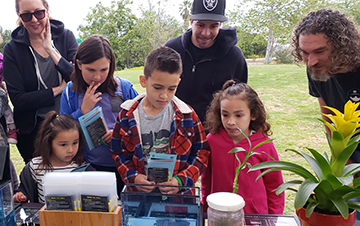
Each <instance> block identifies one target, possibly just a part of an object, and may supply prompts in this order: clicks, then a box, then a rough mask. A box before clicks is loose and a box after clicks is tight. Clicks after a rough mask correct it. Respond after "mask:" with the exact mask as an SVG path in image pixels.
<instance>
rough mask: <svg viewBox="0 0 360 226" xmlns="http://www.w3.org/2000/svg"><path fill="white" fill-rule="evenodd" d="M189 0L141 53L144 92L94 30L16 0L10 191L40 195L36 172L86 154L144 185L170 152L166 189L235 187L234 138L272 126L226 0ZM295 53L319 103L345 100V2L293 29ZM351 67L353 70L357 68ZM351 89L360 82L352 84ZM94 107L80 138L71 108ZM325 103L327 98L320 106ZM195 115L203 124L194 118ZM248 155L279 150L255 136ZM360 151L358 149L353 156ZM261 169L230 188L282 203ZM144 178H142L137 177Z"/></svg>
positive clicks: (348, 62)
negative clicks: (17, 161)
mask: <svg viewBox="0 0 360 226" xmlns="http://www.w3.org/2000/svg"><path fill="white" fill-rule="evenodd" d="M215 2H216V4H210V3H209V2H208V1H203V0H194V1H193V5H192V10H191V16H190V24H191V28H190V29H188V30H187V31H185V32H184V34H183V35H181V36H179V37H175V38H173V39H171V40H169V41H168V42H166V43H165V45H164V46H162V47H159V48H157V49H155V50H153V51H152V52H150V54H149V55H148V56H147V57H146V60H145V65H144V74H143V75H141V76H140V77H139V80H140V85H141V86H142V87H144V88H145V90H146V92H145V93H143V94H139V95H138V93H137V92H136V90H135V89H134V88H133V86H132V84H131V82H129V81H128V80H126V79H123V78H119V77H116V76H114V72H115V67H116V59H115V55H114V52H113V50H112V48H111V44H110V43H109V41H108V40H107V39H106V38H104V37H103V36H101V35H92V36H90V37H88V38H86V39H85V40H83V42H82V43H81V44H80V45H78V43H77V41H76V39H75V37H74V35H73V34H72V32H71V31H69V30H67V29H65V28H64V25H63V24H62V23H61V22H60V21H57V20H54V19H50V16H49V6H48V3H47V1H46V0H16V12H17V14H18V15H19V27H18V28H16V29H15V30H14V31H13V33H12V40H11V41H10V42H9V43H7V45H6V46H5V48H4V61H3V64H4V79H5V82H6V87H7V92H8V94H9V96H10V100H11V101H12V103H13V106H14V119H15V124H16V127H17V129H18V143H17V147H18V150H19V152H20V153H21V156H22V157H23V159H24V161H25V162H26V163H27V164H26V166H25V167H24V169H23V171H22V173H21V175H20V181H21V183H20V187H19V189H18V190H16V193H15V194H14V201H16V202H25V201H31V202H44V197H43V193H42V184H41V180H42V177H43V175H44V174H45V173H46V172H49V171H71V170H73V169H75V168H76V167H78V166H81V165H82V164H84V163H90V164H91V165H92V167H93V168H94V169H95V170H98V171H110V172H115V173H116V175H117V187H118V193H119V194H120V192H121V190H122V188H123V186H124V183H125V184H126V183H135V184H138V186H137V189H139V190H140V191H143V192H153V189H154V186H146V185H155V184H156V183H155V182H154V181H150V180H148V177H147V170H146V169H147V165H148V161H149V156H150V153H154V152H155V153H160V154H175V155H176V156H177V160H176V163H175V167H174V171H173V175H172V179H171V180H170V181H167V182H162V183H159V185H169V186H160V187H159V191H160V192H161V193H163V194H176V193H178V192H179V186H180V187H182V186H194V185H195V183H196V182H197V180H198V179H199V178H200V176H201V190H202V203H203V204H204V207H205V208H204V210H205V211H206V208H207V204H206V197H207V196H208V195H209V194H211V193H214V192H219V191H228V192H231V191H232V189H233V181H234V177H235V174H236V172H235V169H236V166H237V164H238V162H237V158H239V159H241V160H243V159H244V158H245V153H244V152H238V153H236V154H228V151H229V150H231V149H233V148H235V147H243V148H245V149H248V148H249V142H248V140H247V139H246V137H245V136H244V134H246V136H247V137H248V138H249V140H250V142H251V144H252V145H253V146H255V145H256V144H258V143H261V142H263V141H264V140H269V136H270V135H271V134H272V132H271V127H270V124H269V123H268V122H267V118H268V117H267V113H266V111H265V107H264V104H263V103H262V102H261V100H260V98H259V96H258V94H257V93H256V91H255V90H254V89H252V88H251V87H250V86H249V85H247V84H246V82H247V80H248V74H247V65H246V61H245V58H244V56H243V54H242V52H241V50H240V48H239V47H237V46H236V43H237V36H236V30H235V29H232V28H222V27H221V25H222V22H224V21H226V17H225V0H216V1H215ZM293 46H294V52H293V55H294V57H295V59H296V62H305V63H306V66H307V69H308V70H307V72H308V79H309V90H310V94H311V95H313V96H315V97H318V99H319V104H320V106H324V105H327V106H331V107H335V108H337V109H339V110H343V109H342V108H343V106H344V104H345V103H346V102H347V100H349V99H350V100H353V101H355V102H358V101H359V100H360V99H359V95H360V90H358V89H360V85H358V84H360V83H358V82H360V81H358V79H360V76H359V71H360V69H359V67H360V35H359V33H358V32H357V30H356V27H355V24H354V23H353V22H352V21H351V20H349V19H347V18H346V16H345V15H344V14H341V13H339V12H338V11H335V10H330V9H322V10H319V11H316V12H311V13H310V14H308V15H307V16H306V17H304V18H303V19H302V20H301V21H300V22H299V23H298V25H297V27H296V28H295V30H294V37H293ZM356 76H359V78H357V77H356ZM358 93H359V94H358ZM97 106H100V107H102V110H103V114H104V118H105V122H106V127H107V129H108V130H107V133H106V134H105V135H104V136H103V137H102V138H101V139H100V140H99V146H98V147H96V148H95V149H93V150H89V148H88V147H87V145H86V144H85V141H84V135H83V133H82V130H81V127H80V126H79V124H78V119H79V117H81V116H83V115H85V114H87V113H88V112H90V111H91V110H92V109H94V108H95V107H97ZM321 109H322V110H321V111H322V112H325V110H326V109H325V108H321ZM203 125H204V126H203ZM254 151H255V152H258V153H259V155H254V156H252V157H251V158H250V159H249V163H250V164H251V165H255V164H257V163H260V162H264V161H272V160H273V159H275V160H278V159H279V157H278V154H277V151H276V149H275V146H274V144H273V143H272V142H268V143H266V144H264V145H261V146H259V147H257V148H256V149H255V150H254ZM352 160H353V161H355V162H360V155H359V154H358V151H356V152H355V153H354V155H353V158H352ZM260 173H261V172H260V171H258V172H257V171H255V172H250V173H247V170H246V169H245V170H242V171H241V172H240V174H239V177H240V178H241V180H239V181H241V185H240V187H239V189H238V194H239V195H241V196H242V197H243V198H244V199H245V203H246V205H245V208H244V210H245V213H259V214H282V213H283V210H284V194H280V195H276V194H275V191H274V189H276V188H277V187H278V186H279V185H281V184H282V183H283V178H282V175H281V172H280V171H275V172H272V173H269V174H266V175H265V176H263V177H261V178H260V179H259V180H256V178H257V176H258V175H259V174H260ZM142 185H143V186H142Z"/></svg>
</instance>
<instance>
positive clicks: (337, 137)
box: [331, 131, 346, 160]
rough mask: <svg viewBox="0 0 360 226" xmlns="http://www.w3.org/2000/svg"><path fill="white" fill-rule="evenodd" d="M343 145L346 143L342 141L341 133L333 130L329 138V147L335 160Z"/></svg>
mask: <svg viewBox="0 0 360 226" xmlns="http://www.w3.org/2000/svg"><path fill="white" fill-rule="evenodd" d="M345 147H346V144H345V143H344V137H343V135H342V134H341V133H339V132H338V131H333V132H332V138H331V149H332V155H333V157H334V158H335V160H336V159H337V158H338V156H339V155H340V153H341V152H342V151H343V150H344V148H345Z"/></svg>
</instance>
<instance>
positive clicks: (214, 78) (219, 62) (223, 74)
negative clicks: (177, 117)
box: [165, 0, 248, 122]
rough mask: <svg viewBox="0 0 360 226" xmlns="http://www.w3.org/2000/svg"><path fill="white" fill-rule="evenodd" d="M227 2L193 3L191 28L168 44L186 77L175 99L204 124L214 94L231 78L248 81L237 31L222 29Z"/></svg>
mask: <svg viewBox="0 0 360 226" xmlns="http://www.w3.org/2000/svg"><path fill="white" fill-rule="evenodd" d="M224 14H225V0H194V1H193V4H192V8H191V15H190V23H191V28H190V29H188V30H187V31H185V33H184V34H182V35H181V36H178V37H175V38H173V39H170V40H169V41H167V42H166V43H165V45H166V46H169V47H171V48H173V49H175V50H176V51H177V52H179V53H180V55H181V59H182V61H183V74H182V75H181V81H180V84H179V86H178V88H177V91H176V96H177V97H179V98H180V99H182V100H183V101H185V102H186V103H187V104H189V105H190V106H191V107H193V108H194V110H195V112H196V113H197V115H198V116H199V118H200V120H201V121H202V122H204V121H205V114H206V109H207V107H208V105H209V103H210V101H211V100H212V98H213V93H214V92H216V91H217V90H220V89H221V88H222V85H223V84H224V83H225V82H226V81H227V80H229V79H234V80H235V81H237V82H245V83H246V82H247V78H248V73H247V72H248V71H247V65H246V61H245V58H244V55H243V53H242V52H241V50H240V48H239V47H237V46H236V43H237V41H238V38H237V35H236V29H235V28H220V27H221V24H222V22H224V21H226V20H227V18H226V16H225V15H224Z"/></svg>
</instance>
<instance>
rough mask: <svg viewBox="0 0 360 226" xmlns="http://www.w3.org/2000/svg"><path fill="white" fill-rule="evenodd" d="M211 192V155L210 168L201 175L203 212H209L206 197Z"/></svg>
mask: <svg viewBox="0 0 360 226" xmlns="http://www.w3.org/2000/svg"><path fill="white" fill-rule="evenodd" d="M210 192H211V154H210V157H209V162H208V167H207V168H206V171H205V172H204V173H203V174H202V175H201V203H202V204H203V211H204V212H207V208H208V205H207V202H206V197H207V196H208V195H210Z"/></svg>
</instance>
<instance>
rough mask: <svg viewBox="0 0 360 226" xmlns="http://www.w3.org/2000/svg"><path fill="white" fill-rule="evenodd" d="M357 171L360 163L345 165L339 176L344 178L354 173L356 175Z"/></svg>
mask: <svg viewBox="0 0 360 226" xmlns="http://www.w3.org/2000/svg"><path fill="white" fill-rule="evenodd" d="M359 171H360V163H351V164H348V165H345V167H344V170H343V172H342V174H341V176H342V177H344V176H348V175H354V174H355V173H357V172H359Z"/></svg>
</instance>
